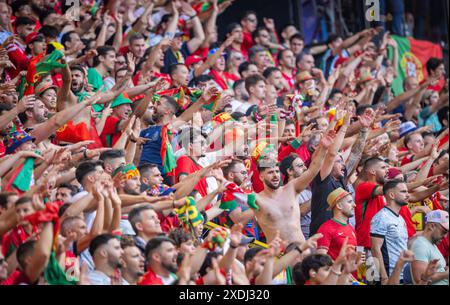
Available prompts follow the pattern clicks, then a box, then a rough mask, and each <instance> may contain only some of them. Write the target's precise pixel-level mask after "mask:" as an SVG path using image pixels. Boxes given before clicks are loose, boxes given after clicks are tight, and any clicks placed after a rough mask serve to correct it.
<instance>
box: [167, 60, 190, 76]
mask: <svg viewBox="0 0 450 305" xmlns="http://www.w3.org/2000/svg"><path fill="white" fill-rule="evenodd" d="M180 66H184V67H186V65H185V64H181V63H176V64H172V65H170V66H169V71H168V74H169V75H170V77H172V75H173V73H175V72H176V71H177V70H178V67H180Z"/></svg>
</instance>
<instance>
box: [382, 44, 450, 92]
mask: <svg viewBox="0 0 450 305" xmlns="http://www.w3.org/2000/svg"><path fill="white" fill-rule="evenodd" d="M392 38H393V39H394V40H395V42H396V43H397V46H398V66H397V70H398V76H397V78H396V79H395V80H394V82H393V84H392V90H393V93H394V95H395V96H397V95H400V94H402V93H403V91H404V90H403V81H404V80H405V78H406V77H408V76H413V77H416V78H417V80H418V81H419V82H422V81H423V80H424V79H425V78H426V77H427V69H426V63H427V61H428V60H429V59H430V58H431V57H436V58H441V59H442V57H443V55H442V48H441V46H440V45H438V44H435V43H432V42H430V41H425V40H416V39H413V38H411V37H408V38H405V37H401V36H397V35H392ZM388 50H389V54H388V55H389V58H390V59H392V58H393V51H392V48H390V47H389V49H388Z"/></svg>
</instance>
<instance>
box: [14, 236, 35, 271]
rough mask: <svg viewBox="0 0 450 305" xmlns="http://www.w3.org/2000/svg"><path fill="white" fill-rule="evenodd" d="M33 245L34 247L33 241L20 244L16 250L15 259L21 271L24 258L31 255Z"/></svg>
mask: <svg viewBox="0 0 450 305" xmlns="http://www.w3.org/2000/svg"><path fill="white" fill-rule="evenodd" d="M35 245H36V241H35V240H28V241H26V242H24V243H23V244H21V245H20V246H19V248H17V252H16V259H17V262H18V263H19V266H20V268H22V270H24V269H25V258H26V257H28V256H30V255H33V252H34V246H35Z"/></svg>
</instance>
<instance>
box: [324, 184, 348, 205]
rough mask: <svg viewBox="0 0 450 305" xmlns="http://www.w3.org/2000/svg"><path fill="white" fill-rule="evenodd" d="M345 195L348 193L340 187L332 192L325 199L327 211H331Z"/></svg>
mask: <svg viewBox="0 0 450 305" xmlns="http://www.w3.org/2000/svg"><path fill="white" fill-rule="evenodd" d="M347 195H350V193H349V192H347V191H346V190H344V189H343V188H342V187H340V188H337V189H335V190H334V191H332V192H331V193H330V194H329V195H328V197H327V202H328V205H329V209H330V210H331V209H333V208H334V206H335V205H336V203H337V202H338V201H339V200H341V199H342V198H344V197H345V196H347Z"/></svg>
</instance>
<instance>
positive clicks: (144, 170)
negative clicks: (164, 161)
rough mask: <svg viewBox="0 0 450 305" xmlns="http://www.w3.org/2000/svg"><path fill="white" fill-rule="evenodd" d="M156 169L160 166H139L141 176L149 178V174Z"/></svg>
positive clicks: (147, 164)
mask: <svg viewBox="0 0 450 305" xmlns="http://www.w3.org/2000/svg"><path fill="white" fill-rule="evenodd" d="M155 167H156V168H157V167H158V165H156V164H154V163H143V164H141V165H139V166H138V170H139V172H140V173H141V176H147V173H148V172H149V171H150V170H152V169H154V168H155Z"/></svg>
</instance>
